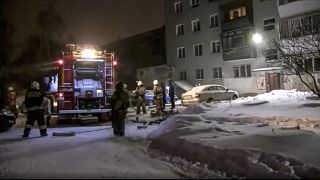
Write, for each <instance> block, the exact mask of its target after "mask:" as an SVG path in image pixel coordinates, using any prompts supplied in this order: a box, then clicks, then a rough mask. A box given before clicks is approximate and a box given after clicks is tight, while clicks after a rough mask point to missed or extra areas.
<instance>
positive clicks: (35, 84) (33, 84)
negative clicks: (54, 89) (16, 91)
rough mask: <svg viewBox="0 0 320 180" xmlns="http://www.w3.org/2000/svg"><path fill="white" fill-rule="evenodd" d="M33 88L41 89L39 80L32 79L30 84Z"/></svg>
mask: <svg viewBox="0 0 320 180" xmlns="http://www.w3.org/2000/svg"><path fill="white" fill-rule="evenodd" d="M30 88H31V89H40V84H39V83H38V82H37V81H32V82H31V84H30Z"/></svg>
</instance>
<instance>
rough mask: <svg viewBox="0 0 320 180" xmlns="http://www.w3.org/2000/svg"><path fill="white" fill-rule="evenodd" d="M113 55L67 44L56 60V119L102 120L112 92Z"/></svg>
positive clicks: (108, 111) (108, 108)
mask: <svg viewBox="0 0 320 180" xmlns="http://www.w3.org/2000/svg"><path fill="white" fill-rule="evenodd" d="M116 63H117V61H116V58H115V54H114V53H107V52H106V51H101V50H97V49H94V48H93V47H85V46H81V45H76V44H67V45H66V47H65V51H63V58H62V59H60V60H59V61H58V66H59V72H58V88H57V90H58V97H57V113H58V119H59V120H62V119H70V118H71V119H74V118H77V119H81V117H84V116H93V117H97V118H98V119H99V121H106V120H107V117H109V116H108V115H109V113H110V111H111V109H110V104H109V103H108V98H109V97H110V96H111V95H112V92H113V89H114V81H115V77H114V74H115V72H114V68H113V67H114V65H116Z"/></svg>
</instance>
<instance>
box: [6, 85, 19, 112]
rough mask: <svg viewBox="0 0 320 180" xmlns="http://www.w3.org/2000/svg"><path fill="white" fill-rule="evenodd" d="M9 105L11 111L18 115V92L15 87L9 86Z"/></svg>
mask: <svg viewBox="0 0 320 180" xmlns="http://www.w3.org/2000/svg"><path fill="white" fill-rule="evenodd" d="M7 105H8V107H9V109H10V111H11V112H12V113H13V114H14V116H15V117H16V118H17V117H18V110H17V93H16V92H15V91H14V89H13V87H11V86H10V87H8V92H7Z"/></svg>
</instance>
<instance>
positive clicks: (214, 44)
mask: <svg viewBox="0 0 320 180" xmlns="http://www.w3.org/2000/svg"><path fill="white" fill-rule="evenodd" d="M210 47H211V53H219V52H220V41H211V45H210Z"/></svg>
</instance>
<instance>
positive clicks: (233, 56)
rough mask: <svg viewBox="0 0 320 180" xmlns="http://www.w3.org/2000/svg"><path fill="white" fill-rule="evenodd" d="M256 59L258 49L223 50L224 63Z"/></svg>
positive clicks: (248, 47)
mask: <svg viewBox="0 0 320 180" xmlns="http://www.w3.org/2000/svg"><path fill="white" fill-rule="evenodd" d="M255 57H257V52H256V48H255V47H253V46H247V47H242V48H233V49H225V50H223V60H224V61H230V60H238V59H247V58H255Z"/></svg>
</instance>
